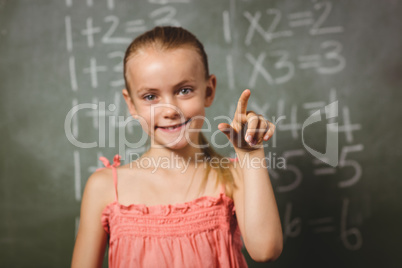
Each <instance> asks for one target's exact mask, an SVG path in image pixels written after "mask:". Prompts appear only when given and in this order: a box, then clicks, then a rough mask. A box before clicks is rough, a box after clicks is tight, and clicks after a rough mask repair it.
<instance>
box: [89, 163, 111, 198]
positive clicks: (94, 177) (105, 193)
mask: <svg viewBox="0 0 402 268" xmlns="http://www.w3.org/2000/svg"><path fill="white" fill-rule="evenodd" d="M84 195H85V196H86V198H87V199H91V200H93V201H96V203H97V204H99V206H106V205H107V204H108V203H111V202H113V200H114V183H113V172H112V169H110V168H104V169H101V170H98V171H95V172H94V173H92V174H91V176H89V178H88V181H87V183H86V185H85V190H84Z"/></svg>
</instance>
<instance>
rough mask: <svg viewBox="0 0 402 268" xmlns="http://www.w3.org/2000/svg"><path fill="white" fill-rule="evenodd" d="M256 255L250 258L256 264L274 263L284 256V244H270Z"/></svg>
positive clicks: (251, 255)
mask: <svg viewBox="0 0 402 268" xmlns="http://www.w3.org/2000/svg"><path fill="white" fill-rule="evenodd" d="M263 249H264V250H259V252H255V253H254V254H250V257H251V258H252V259H253V260H254V261H256V262H265V263H268V262H274V261H276V260H277V259H278V258H279V256H280V255H281V254H282V250H283V242H282V241H281V242H280V243H275V244H270V245H269V246H268V247H265V248H263Z"/></svg>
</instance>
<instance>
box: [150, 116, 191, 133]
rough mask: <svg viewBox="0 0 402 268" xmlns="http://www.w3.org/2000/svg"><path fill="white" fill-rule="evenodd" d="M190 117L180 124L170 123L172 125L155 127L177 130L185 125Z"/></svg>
mask: <svg viewBox="0 0 402 268" xmlns="http://www.w3.org/2000/svg"><path fill="white" fill-rule="evenodd" d="M190 120H191V118H190V119H188V120H187V121H186V122H184V123H181V124H177V125H172V126H166V127H160V126H156V127H155V129H157V128H160V129H162V130H166V131H174V130H178V129H180V128H181V127H182V126H184V125H186V124H187V123H188V122H190Z"/></svg>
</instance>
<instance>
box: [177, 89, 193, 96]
mask: <svg viewBox="0 0 402 268" xmlns="http://www.w3.org/2000/svg"><path fill="white" fill-rule="evenodd" d="M192 91H193V89H191V88H189V87H185V88H182V89H180V90H179V92H180V93H183V95H187V94H189V93H190V92H192Z"/></svg>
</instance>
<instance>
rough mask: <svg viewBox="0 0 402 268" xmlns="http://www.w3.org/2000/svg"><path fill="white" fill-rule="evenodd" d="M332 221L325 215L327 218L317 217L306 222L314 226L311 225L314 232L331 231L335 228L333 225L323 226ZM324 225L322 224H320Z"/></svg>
mask: <svg viewBox="0 0 402 268" xmlns="http://www.w3.org/2000/svg"><path fill="white" fill-rule="evenodd" d="M331 222H332V218H330V217H327V218H318V219H314V220H310V221H309V222H308V224H309V225H312V226H315V227H313V232H314V233H325V232H327V233H328V232H333V231H334V230H335V228H334V227H333V226H325V225H328V224H329V223H331ZM317 225H318V227H317ZM321 225H324V226H321Z"/></svg>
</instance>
